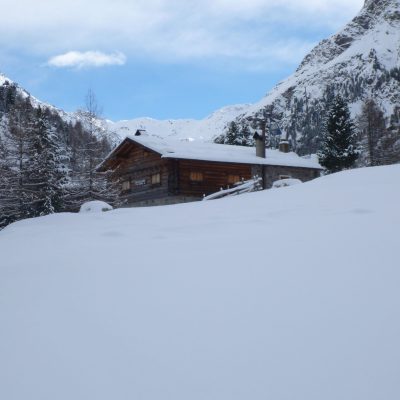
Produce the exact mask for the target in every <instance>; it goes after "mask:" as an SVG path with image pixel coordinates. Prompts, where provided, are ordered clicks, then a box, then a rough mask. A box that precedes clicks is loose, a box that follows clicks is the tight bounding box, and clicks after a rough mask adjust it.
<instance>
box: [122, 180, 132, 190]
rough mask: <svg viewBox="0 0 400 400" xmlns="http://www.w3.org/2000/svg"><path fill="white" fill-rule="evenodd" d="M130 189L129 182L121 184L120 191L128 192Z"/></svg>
mask: <svg viewBox="0 0 400 400" xmlns="http://www.w3.org/2000/svg"><path fill="white" fill-rule="evenodd" d="M130 188H131V181H123V182H122V190H129V189H130Z"/></svg>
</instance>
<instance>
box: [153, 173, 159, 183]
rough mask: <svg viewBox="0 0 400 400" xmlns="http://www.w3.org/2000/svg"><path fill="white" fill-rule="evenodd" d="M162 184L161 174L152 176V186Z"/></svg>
mask: <svg viewBox="0 0 400 400" xmlns="http://www.w3.org/2000/svg"><path fill="white" fill-rule="evenodd" d="M160 183H161V174H160V173H158V174H153V175H152V176H151V184H152V185H158V184H160Z"/></svg>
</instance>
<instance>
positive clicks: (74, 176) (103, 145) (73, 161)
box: [0, 83, 116, 229]
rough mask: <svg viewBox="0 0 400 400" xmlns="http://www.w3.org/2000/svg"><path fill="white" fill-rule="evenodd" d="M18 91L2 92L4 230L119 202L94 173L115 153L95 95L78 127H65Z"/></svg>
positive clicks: (0, 205) (0, 199) (0, 220)
mask: <svg viewBox="0 0 400 400" xmlns="http://www.w3.org/2000/svg"><path fill="white" fill-rule="evenodd" d="M33 103H34V101H33V100H32V99H31V98H30V97H29V95H25V94H24V93H21V92H20V91H19V90H18V89H17V87H16V86H15V85H12V84H7V83H6V84H5V85H3V86H2V87H0V229H1V228H2V227H4V226H6V225H8V224H9V223H11V222H14V221H17V220H20V219H24V218H29V217H35V216H42V215H47V214H51V213H54V212H60V211H76V210H78V209H79V206H80V205H81V204H82V203H83V202H85V201H88V200H95V199H98V200H105V201H109V202H113V201H115V200H116V189H115V188H114V186H113V184H112V183H111V180H109V179H107V178H108V176H107V174H100V173H97V172H96V171H95V167H96V166H97V165H98V164H99V163H100V162H101V160H102V159H103V158H104V156H105V155H106V154H107V153H108V152H109V151H110V150H111V146H112V145H111V142H110V140H109V138H107V137H106V136H105V135H104V134H103V130H102V127H101V126H99V122H98V118H97V117H98V115H97V111H98V110H97V105H96V101H95V97H94V95H93V93H91V92H90V93H89V94H88V98H87V102H86V103H87V105H86V108H85V109H84V110H81V111H80V118H79V120H78V121H75V122H72V121H71V122H66V121H65V120H63V119H62V118H61V117H60V115H59V114H58V113H57V112H56V111H55V110H52V109H51V108H49V107H42V106H35V105H33Z"/></svg>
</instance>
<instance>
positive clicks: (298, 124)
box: [239, 0, 400, 143]
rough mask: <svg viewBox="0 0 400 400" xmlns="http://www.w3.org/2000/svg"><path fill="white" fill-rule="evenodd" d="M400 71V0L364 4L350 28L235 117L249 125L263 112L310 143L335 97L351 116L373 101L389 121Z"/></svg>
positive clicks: (399, 97) (399, 101) (397, 101)
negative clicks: (344, 103) (343, 102)
mask: <svg viewBox="0 0 400 400" xmlns="http://www.w3.org/2000/svg"><path fill="white" fill-rule="evenodd" d="M399 67H400V1H399V0H366V2H365V4H364V7H363V8H362V10H361V11H360V13H359V14H358V15H357V16H356V17H355V18H354V19H353V20H352V21H351V22H350V23H349V24H347V25H346V26H345V27H344V28H343V29H342V30H341V31H340V32H338V33H337V34H335V35H333V36H332V37H330V38H329V39H325V40H323V41H322V42H321V43H319V44H318V45H317V46H316V47H315V48H314V49H313V50H312V51H311V52H310V53H309V54H308V55H307V56H306V57H305V58H304V60H303V62H302V63H301V64H300V66H299V67H298V69H297V70H296V72H295V73H294V74H293V75H292V76H290V77H289V78H287V79H286V80H284V81H283V82H281V83H280V84H278V85H277V86H276V87H275V88H274V89H273V90H272V91H271V92H270V93H269V94H268V95H267V96H266V97H264V98H263V99H261V100H260V101H259V102H258V103H256V104H254V105H252V106H251V107H249V108H248V109H247V111H246V113H245V114H244V115H242V116H241V117H240V118H239V119H240V120H241V121H243V122H244V121H247V122H251V121H254V120H255V119H257V118H260V117H261V116H262V115H263V113H265V111H266V110H267V111H268V113H272V115H273V116H275V118H276V119H278V120H279V121H280V124H281V126H282V128H283V129H284V130H285V131H286V132H287V133H288V135H289V137H290V138H291V139H292V141H293V142H296V140H298V139H299V138H303V143H308V142H309V141H310V139H312V136H314V135H316V134H317V132H318V131H319V130H320V128H321V123H322V118H321V116H323V114H324V111H325V110H326V107H327V104H328V103H329V101H330V99H331V97H332V95H333V94H341V95H342V96H343V97H344V98H345V99H346V100H347V101H348V102H349V103H350V107H351V110H352V113H353V116H356V115H357V114H359V112H360V109H361V104H362V102H363V101H364V100H365V99H367V98H369V97H372V98H373V99H374V100H375V101H376V102H377V103H378V104H379V106H380V107H381V108H382V109H383V111H384V112H385V115H386V116H388V117H389V116H391V115H392V114H393V113H394V112H395V111H396V107H399V106H400V68H399ZM304 136H309V137H308V138H307V137H306V138H304ZM304 139H305V140H304Z"/></svg>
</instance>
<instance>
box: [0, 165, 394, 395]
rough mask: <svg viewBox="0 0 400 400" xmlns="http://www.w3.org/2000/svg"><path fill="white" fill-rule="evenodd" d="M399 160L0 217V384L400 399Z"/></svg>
mask: <svg viewBox="0 0 400 400" xmlns="http://www.w3.org/2000/svg"><path fill="white" fill-rule="evenodd" d="M399 181H400V166H399V165H396V166H390V167H379V168H378V167H377V168H370V169H360V170H353V171H348V172H343V173H340V174H336V175H331V176H327V177H324V178H320V179H318V180H315V181H312V182H310V183H306V184H302V185H296V186H292V187H288V188H281V189H274V190H269V191H265V192H258V193H252V194H247V195H242V196H239V197H235V198H228V199H223V200H214V201H208V202H199V203H192V204H183V205H177V206H166V207H155V208H140V209H120V210H114V211H110V212H107V213H101V214H59V215H52V216H48V217H42V218H37V219H33V220H26V221H21V222H18V223H15V224H13V225H11V226H9V227H8V228H6V229H5V230H3V231H1V232H0V254H1V266H0V326H1V329H0V398H1V399H7V400H26V399H29V400H54V399H57V400H71V399H74V400H88V399H96V400H110V399H116V400H128V399H141V400H150V399H152V400H159V399H171V400H172V399H173V400H180V399H182V400H188V399H190V400H200V399H201V400H205V399H207V400H210V399H218V400H224V399H226V400H235V399H240V400H242V399H252V400H258V399H260V400H261V399H263V400H264V399H274V400H275V399H276V400H277V399H279V400H293V399H296V400H321V399H323V400H337V399H341V400H382V399H385V400H398V399H399V398H400V380H399V376H400V339H399V338H400V319H399V309H400V292H399V286H400V262H399V250H398V244H399V243H398V238H399V226H400V213H399V208H398V199H399V198H400V186H399V185H398V182H399Z"/></svg>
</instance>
